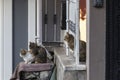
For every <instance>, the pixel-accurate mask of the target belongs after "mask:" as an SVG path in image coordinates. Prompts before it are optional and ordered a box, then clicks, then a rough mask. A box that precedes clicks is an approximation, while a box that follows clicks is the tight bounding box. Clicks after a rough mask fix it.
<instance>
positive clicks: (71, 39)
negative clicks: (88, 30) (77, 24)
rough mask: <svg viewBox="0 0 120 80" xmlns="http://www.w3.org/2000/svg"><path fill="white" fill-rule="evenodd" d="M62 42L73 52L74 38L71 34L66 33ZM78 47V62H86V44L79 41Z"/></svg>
mask: <svg viewBox="0 0 120 80" xmlns="http://www.w3.org/2000/svg"><path fill="white" fill-rule="evenodd" d="M64 40H65V41H66V42H67V44H68V46H69V47H70V49H71V50H72V51H73V50H74V36H73V35H72V34H69V33H68V32H66V35H65V36H64ZM79 45H80V49H79V53H80V58H79V61H81V62H86V42H85V41H82V40H79Z"/></svg>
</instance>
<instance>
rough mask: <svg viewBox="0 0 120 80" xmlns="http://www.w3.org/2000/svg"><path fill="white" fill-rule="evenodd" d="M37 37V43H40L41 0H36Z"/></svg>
mask: <svg viewBox="0 0 120 80" xmlns="http://www.w3.org/2000/svg"><path fill="white" fill-rule="evenodd" d="M37 37H38V38H39V39H38V43H42V0H37Z"/></svg>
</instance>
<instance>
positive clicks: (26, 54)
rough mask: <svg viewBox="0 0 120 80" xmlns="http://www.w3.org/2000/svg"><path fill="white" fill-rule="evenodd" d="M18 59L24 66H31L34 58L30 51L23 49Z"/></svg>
mask: <svg viewBox="0 0 120 80" xmlns="http://www.w3.org/2000/svg"><path fill="white" fill-rule="evenodd" d="M20 57H22V58H23V60H24V61H25V63H26V64H31V63H32V62H33V61H34V59H35V56H33V54H31V52H30V51H27V50H25V49H21V51H20Z"/></svg>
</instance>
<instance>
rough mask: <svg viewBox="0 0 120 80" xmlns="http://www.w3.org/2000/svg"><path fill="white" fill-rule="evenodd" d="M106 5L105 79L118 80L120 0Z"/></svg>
mask: <svg viewBox="0 0 120 80" xmlns="http://www.w3.org/2000/svg"><path fill="white" fill-rule="evenodd" d="M106 5H107V6H106V10H107V11H106V22H107V23H106V24H107V26H106V80H120V0H116V1H113V0H107V2H106Z"/></svg>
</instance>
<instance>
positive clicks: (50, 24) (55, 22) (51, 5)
mask: <svg viewBox="0 0 120 80" xmlns="http://www.w3.org/2000/svg"><path fill="white" fill-rule="evenodd" d="M42 3H43V6H42V7H43V8H42V11H43V12H42V15H43V24H42V39H43V40H42V41H43V42H59V41H60V15H61V0H42Z"/></svg>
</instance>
